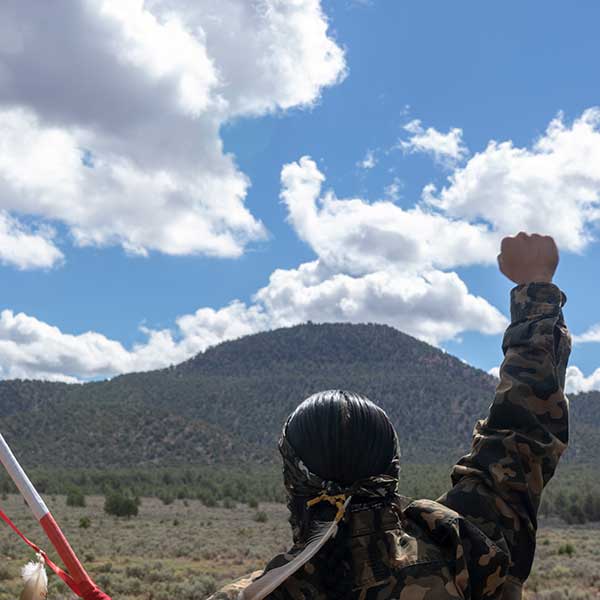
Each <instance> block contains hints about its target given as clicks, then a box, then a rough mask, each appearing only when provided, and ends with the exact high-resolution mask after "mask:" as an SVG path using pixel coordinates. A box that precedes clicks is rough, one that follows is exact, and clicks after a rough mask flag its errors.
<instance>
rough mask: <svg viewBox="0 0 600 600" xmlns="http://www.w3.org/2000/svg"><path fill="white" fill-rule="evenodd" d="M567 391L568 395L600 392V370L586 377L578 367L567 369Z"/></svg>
mask: <svg viewBox="0 0 600 600" xmlns="http://www.w3.org/2000/svg"><path fill="white" fill-rule="evenodd" d="M566 391H567V393H568V394H577V393H579V392H592V391H600V369H596V370H595V371H594V372H593V373H591V374H590V375H589V376H588V377H586V376H585V375H584V374H583V373H582V371H581V370H580V369H579V368H578V367H575V366H572V367H567V381H566Z"/></svg>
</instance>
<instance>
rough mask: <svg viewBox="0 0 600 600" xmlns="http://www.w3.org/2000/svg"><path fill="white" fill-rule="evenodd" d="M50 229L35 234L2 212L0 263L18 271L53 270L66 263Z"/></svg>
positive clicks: (43, 229) (44, 228)
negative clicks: (54, 267) (61, 263)
mask: <svg viewBox="0 0 600 600" xmlns="http://www.w3.org/2000/svg"><path fill="white" fill-rule="evenodd" d="M53 238H54V231H53V230H52V229H51V228H50V227H40V228H38V229H37V230H32V229H31V228H28V227H26V226H25V225H23V224H22V223H20V222H19V221H18V220H17V219H15V218H13V217H11V216H10V215H8V214H6V213H5V212H3V211H0V263H3V264H5V265H12V266H14V267H17V268H18V269H23V270H25V269H37V268H51V267H53V266H54V265H56V264H57V263H60V262H61V261H62V259H63V255H62V252H61V251H60V250H59V249H58V248H57V247H56V246H55V244H54V240H53Z"/></svg>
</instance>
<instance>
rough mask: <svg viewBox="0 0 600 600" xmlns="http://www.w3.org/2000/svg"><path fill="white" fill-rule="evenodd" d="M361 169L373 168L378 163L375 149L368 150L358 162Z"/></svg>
mask: <svg viewBox="0 0 600 600" xmlns="http://www.w3.org/2000/svg"><path fill="white" fill-rule="evenodd" d="M356 164H357V166H358V167H360V168H361V169H372V168H373V167H374V166H375V165H376V164H377V158H376V157H375V152H373V150H367V153H366V154H365V157H364V158H363V159H362V160H360V161H358V163H356Z"/></svg>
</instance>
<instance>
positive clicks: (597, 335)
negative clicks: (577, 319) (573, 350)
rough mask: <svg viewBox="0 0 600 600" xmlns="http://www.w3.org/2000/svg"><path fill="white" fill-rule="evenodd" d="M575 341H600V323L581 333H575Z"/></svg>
mask: <svg viewBox="0 0 600 600" xmlns="http://www.w3.org/2000/svg"><path fill="white" fill-rule="evenodd" d="M573 342H574V343H575V344H588V343H594V342H597V343H600V323H596V325H592V327H590V328H589V329H588V330H587V331H585V332H583V333H582V334H581V335H574V336H573Z"/></svg>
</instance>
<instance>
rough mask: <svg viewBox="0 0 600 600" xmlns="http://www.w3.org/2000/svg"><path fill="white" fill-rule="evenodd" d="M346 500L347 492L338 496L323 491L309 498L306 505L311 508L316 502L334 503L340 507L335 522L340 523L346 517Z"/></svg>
mask: <svg viewBox="0 0 600 600" xmlns="http://www.w3.org/2000/svg"><path fill="white" fill-rule="evenodd" d="M346 500H347V496H346V494H339V495H338V496H329V495H327V494H325V493H323V494H321V495H320V496H317V497H316V498H313V499H312V500H309V501H308V502H307V503H306V506H308V507H309V508H310V507H311V506H314V505H315V504H319V502H329V504H333V506H335V507H336V508H337V509H338V511H337V514H336V515H335V522H336V523H339V522H340V521H341V520H342V519H343V518H344V513H345V512H346Z"/></svg>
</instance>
